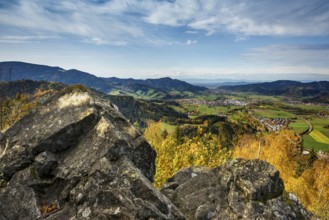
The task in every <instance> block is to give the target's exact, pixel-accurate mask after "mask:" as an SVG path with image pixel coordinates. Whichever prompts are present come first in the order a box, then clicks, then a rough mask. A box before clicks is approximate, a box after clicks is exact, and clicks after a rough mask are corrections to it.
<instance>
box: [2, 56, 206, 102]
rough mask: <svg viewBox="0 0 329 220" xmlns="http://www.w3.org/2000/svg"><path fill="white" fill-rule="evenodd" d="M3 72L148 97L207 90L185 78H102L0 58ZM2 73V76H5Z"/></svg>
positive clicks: (14, 78) (14, 77)
mask: <svg viewBox="0 0 329 220" xmlns="http://www.w3.org/2000/svg"><path fill="white" fill-rule="evenodd" d="M0 70H1V73H2V76H5V75H7V76H8V74H9V73H10V72H11V77H10V78H11V80H22V79H30V80H44V81H49V82H61V83H64V84H67V85H72V84H83V85H85V86H87V87H89V88H93V89H96V90H98V91H101V92H103V93H111V92H116V94H126V95H133V96H136V97H141V98H149V99H166V98H176V97H183V96H184V95H186V94H187V93H196V92H200V91H204V90H206V88H204V87H200V86H194V85H191V84H189V83H186V82H184V81H180V80H176V79H171V78H169V77H167V78H160V79H147V80H136V79H120V78H115V77H111V78H101V77H97V76H95V75H92V74H90V73H86V72H82V71H79V70H75V69H71V70H65V69H63V68H60V67H50V66H45V65H37V64H30V63H23V62H0ZM4 78H5V77H2V79H4Z"/></svg>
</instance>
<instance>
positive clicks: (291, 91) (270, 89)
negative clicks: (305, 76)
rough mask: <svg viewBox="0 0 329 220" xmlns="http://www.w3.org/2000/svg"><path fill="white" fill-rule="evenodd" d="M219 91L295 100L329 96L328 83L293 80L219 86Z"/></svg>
mask: <svg viewBox="0 0 329 220" xmlns="http://www.w3.org/2000/svg"><path fill="white" fill-rule="evenodd" d="M218 89H220V90H228V91H231V92H250V93H257V94H261V95H284V96H291V97H295V98H309V97H312V98H315V97H317V96H323V95H328V94H329V82H328V81H314V82H308V83H303V82H299V81H294V80H277V81H273V82H263V83H253V84H248V85H236V86H221V87H218Z"/></svg>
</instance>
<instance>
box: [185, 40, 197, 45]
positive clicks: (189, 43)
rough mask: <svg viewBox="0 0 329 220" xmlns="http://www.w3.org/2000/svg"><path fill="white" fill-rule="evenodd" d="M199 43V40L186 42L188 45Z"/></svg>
mask: <svg viewBox="0 0 329 220" xmlns="http://www.w3.org/2000/svg"><path fill="white" fill-rule="evenodd" d="M197 43H198V41H197V40H187V41H186V45H194V44H197Z"/></svg>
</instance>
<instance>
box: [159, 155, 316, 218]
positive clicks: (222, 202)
mask: <svg viewBox="0 0 329 220" xmlns="http://www.w3.org/2000/svg"><path fill="white" fill-rule="evenodd" d="M161 192H162V193H163V194H165V195H166V196H167V197H168V198H169V199H170V200H171V201H172V202H173V203H174V204H175V205H176V206H177V208H178V209H180V211H182V212H183V214H184V215H185V216H186V217H187V218H188V219H200V220H201V219H311V218H313V216H312V214H311V213H309V212H308V211H307V210H306V209H305V208H304V207H303V206H302V205H301V204H300V202H299V201H298V199H297V197H296V196H294V195H293V194H291V193H287V192H286V191H284V185H283V182H282V180H281V178H280V177H279V172H278V171H277V170H276V169H275V168H274V167H273V166H271V165H270V164H268V163H266V162H264V161H260V160H243V159H236V160H232V161H230V162H227V163H225V164H224V165H222V166H220V167H217V168H214V169H210V168H206V167H189V168H186V169H182V170H180V171H178V172H177V173H176V174H175V175H174V176H173V177H172V178H170V179H168V180H167V183H166V184H164V186H163V187H162V189H161Z"/></svg>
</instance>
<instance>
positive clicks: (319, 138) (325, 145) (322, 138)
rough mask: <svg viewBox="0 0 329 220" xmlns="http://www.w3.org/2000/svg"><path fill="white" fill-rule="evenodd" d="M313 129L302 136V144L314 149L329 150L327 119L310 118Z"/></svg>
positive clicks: (328, 122)
mask: <svg viewBox="0 0 329 220" xmlns="http://www.w3.org/2000/svg"><path fill="white" fill-rule="evenodd" d="M310 122H311V124H312V126H313V131H312V132H311V133H310V134H308V135H305V136H303V146H304V147H305V148H308V149H314V150H316V151H319V150H323V151H327V152H329V128H326V126H328V125H329V119H323V118H313V119H312V120H310Z"/></svg>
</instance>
